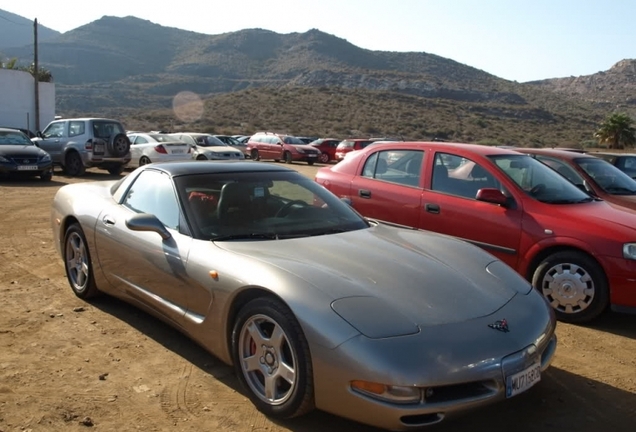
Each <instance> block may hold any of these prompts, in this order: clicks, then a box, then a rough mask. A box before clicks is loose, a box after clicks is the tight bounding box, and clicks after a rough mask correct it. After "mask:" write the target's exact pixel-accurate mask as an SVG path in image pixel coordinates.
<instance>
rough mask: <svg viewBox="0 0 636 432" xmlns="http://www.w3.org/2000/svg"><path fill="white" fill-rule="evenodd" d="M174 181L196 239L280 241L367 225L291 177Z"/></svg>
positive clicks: (330, 197)
mask: <svg viewBox="0 0 636 432" xmlns="http://www.w3.org/2000/svg"><path fill="white" fill-rule="evenodd" d="M175 183H176V185H177V188H178V193H179V195H180V197H181V202H183V203H185V205H184V210H185V214H186V217H187V218H188V220H189V221H190V223H191V225H192V227H193V231H194V236H195V237H196V238H198V239H202V240H213V241H230V240H250V241H263V240H284V239H291V238H299V237H308V236H319V235H329V234H335V233H342V232H346V231H353V230H358V229H363V228H366V227H368V226H369V224H368V222H367V221H366V220H365V219H364V218H362V217H361V216H360V215H358V214H357V213H356V212H355V211H354V210H353V209H352V208H351V207H349V206H348V205H347V204H345V203H344V202H342V201H341V200H340V199H338V198H337V197H335V196H333V195H331V194H330V193H328V192H326V190H325V189H323V188H322V187H321V186H319V185H318V184H317V183H315V182H313V181H312V180H311V179H308V178H306V177H303V176H300V175H298V174H296V173H241V174H235V175H233V176H232V178H231V179H230V178H227V177H225V176H223V175H218V174H206V175H191V176H183V177H178V178H176V179H175Z"/></svg>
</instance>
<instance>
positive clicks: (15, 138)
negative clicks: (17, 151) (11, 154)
mask: <svg viewBox="0 0 636 432" xmlns="http://www.w3.org/2000/svg"><path fill="white" fill-rule="evenodd" d="M0 145H34V144H33V142H32V141H31V140H30V139H29V137H27V136H26V135H25V134H23V133H22V132H20V131H0Z"/></svg>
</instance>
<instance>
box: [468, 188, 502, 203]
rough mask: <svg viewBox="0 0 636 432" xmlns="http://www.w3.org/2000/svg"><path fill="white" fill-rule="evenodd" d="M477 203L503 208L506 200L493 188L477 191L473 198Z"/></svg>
mask: <svg viewBox="0 0 636 432" xmlns="http://www.w3.org/2000/svg"><path fill="white" fill-rule="evenodd" d="M475 199H476V200H477V201H484V202H489V203H493V204H498V205H501V206H505V205H506V202H507V201H508V198H506V196H505V195H504V194H503V192H501V191H500V190H499V189H495V188H482V189H479V190H478V191H477V195H476V196H475Z"/></svg>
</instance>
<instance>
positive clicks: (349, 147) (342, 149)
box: [336, 138, 373, 161]
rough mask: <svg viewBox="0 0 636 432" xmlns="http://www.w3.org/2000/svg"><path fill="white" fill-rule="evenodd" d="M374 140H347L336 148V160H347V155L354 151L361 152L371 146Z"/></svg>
mask: <svg viewBox="0 0 636 432" xmlns="http://www.w3.org/2000/svg"><path fill="white" fill-rule="evenodd" d="M372 142H373V140H371V139H368V138H364V139H361V138H355V139H346V140H343V141H341V142H340V144H338V147H336V160H337V161H341V160H343V159H344V158H345V156H346V155H347V153H349V152H352V151H354V150H360V149H363V148H365V147H366V146H368V145H369V144H371V143H372Z"/></svg>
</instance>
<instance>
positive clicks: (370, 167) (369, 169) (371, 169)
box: [362, 153, 378, 178]
mask: <svg viewBox="0 0 636 432" xmlns="http://www.w3.org/2000/svg"><path fill="white" fill-rule="evenodd" d="M377 160H378V154H377V153H373V154H372V155H371V156H370V157H369V158H368V159H367V161H366V162H365V163H364V168H362V177H369V178H373V175H374V174H375V165H376V162H377Z"/></svg>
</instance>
